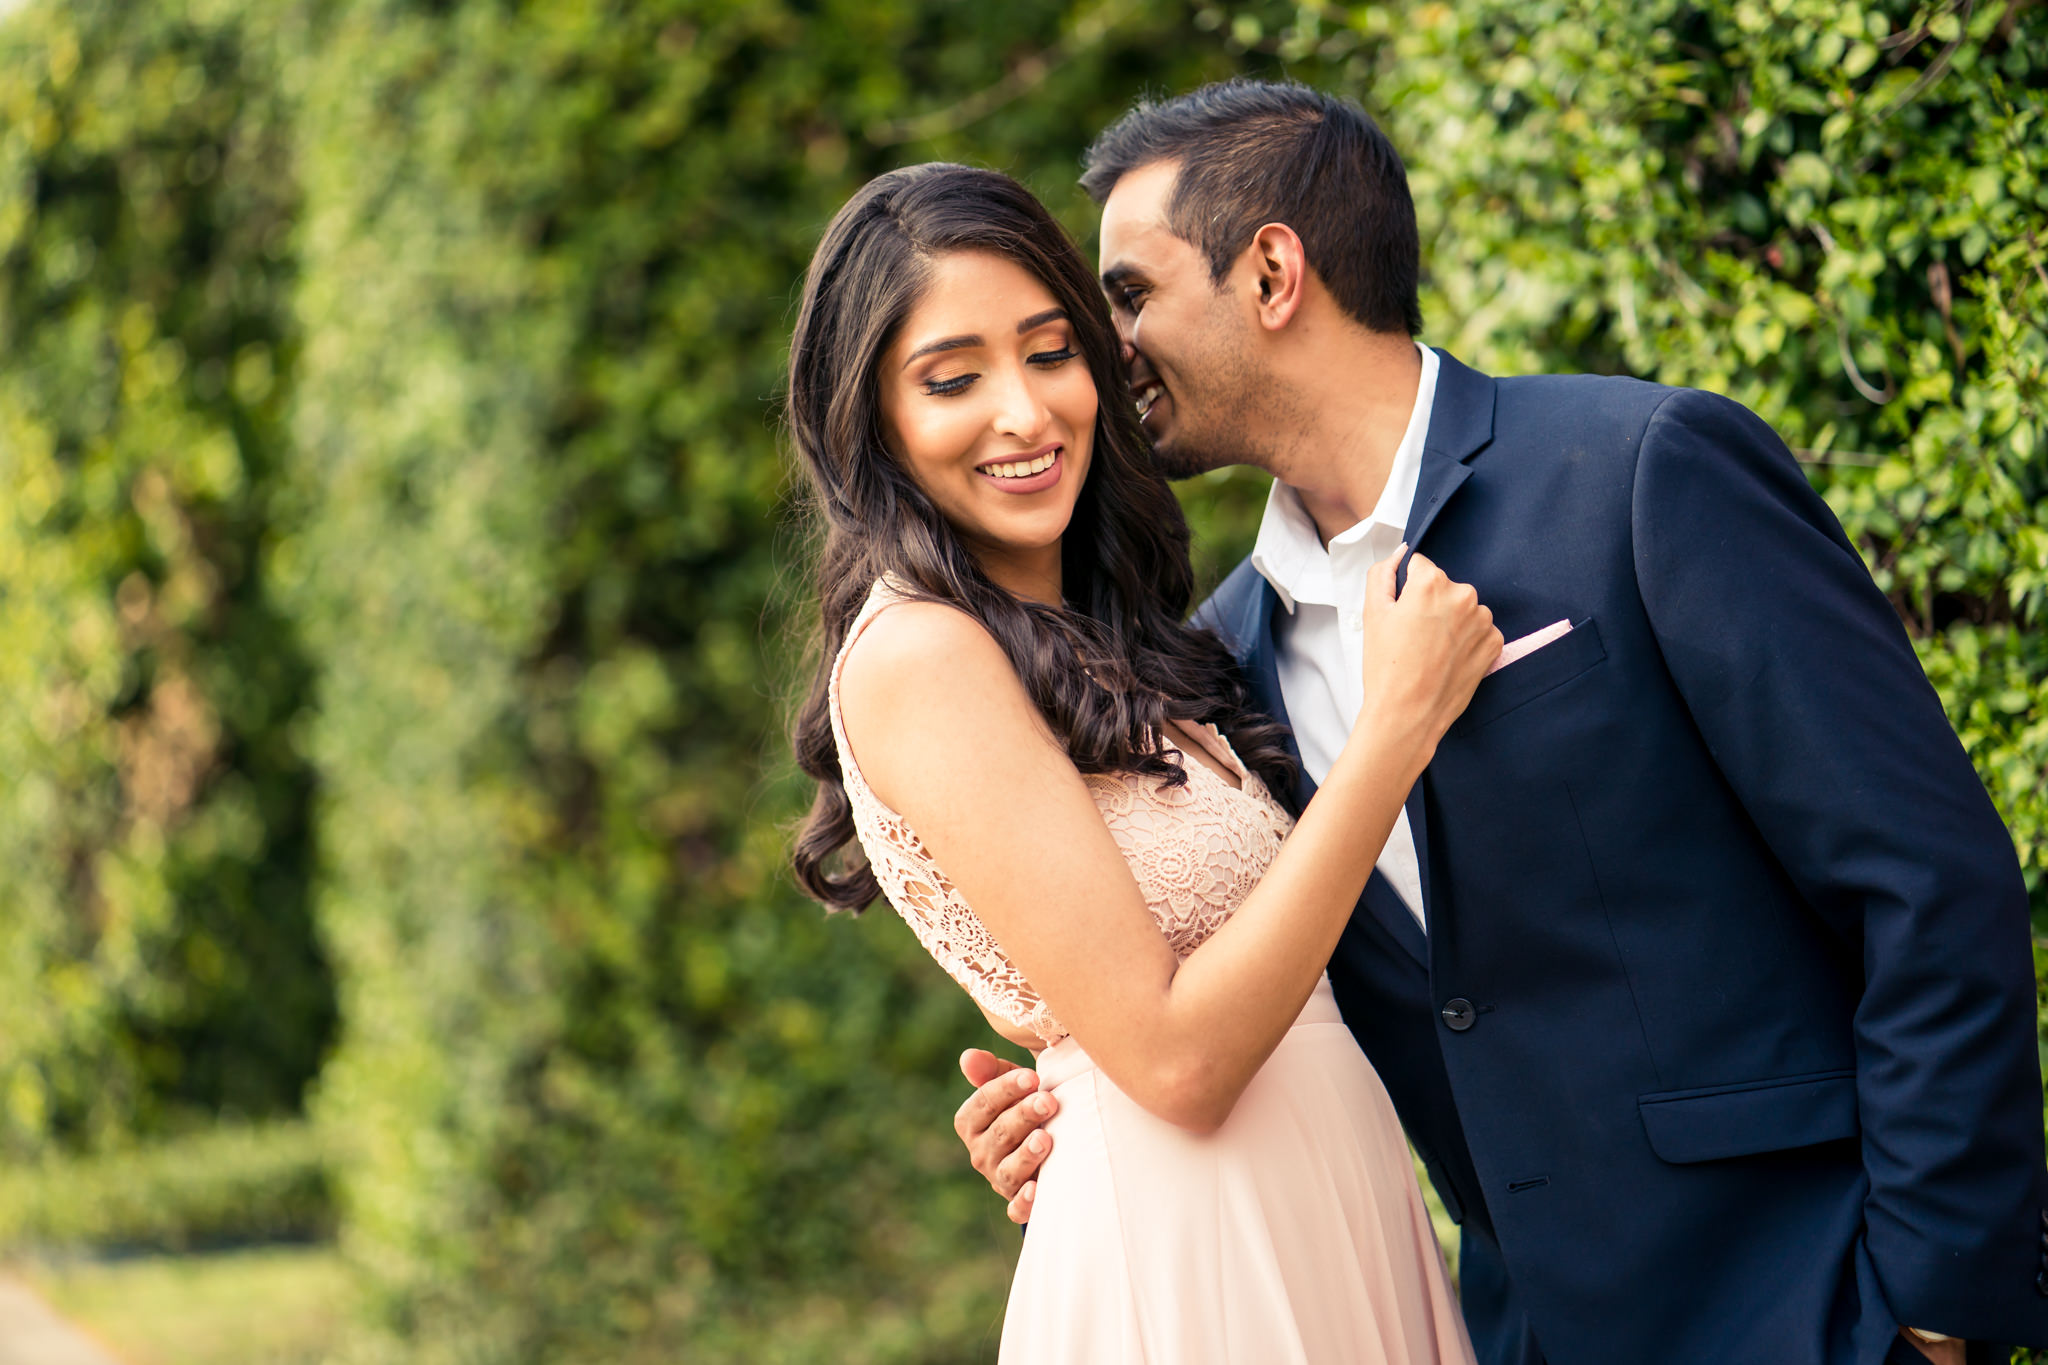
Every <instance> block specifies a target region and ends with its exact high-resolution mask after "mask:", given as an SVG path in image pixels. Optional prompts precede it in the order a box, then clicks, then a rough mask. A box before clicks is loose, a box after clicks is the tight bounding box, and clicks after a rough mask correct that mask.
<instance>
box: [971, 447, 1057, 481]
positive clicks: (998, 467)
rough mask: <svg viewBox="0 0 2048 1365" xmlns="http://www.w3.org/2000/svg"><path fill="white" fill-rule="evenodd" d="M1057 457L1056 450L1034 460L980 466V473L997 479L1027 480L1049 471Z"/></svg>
mask: <svg viewBox="0 0 2048 1365" xmlns="http://www.w3.org/2000/svg"><path fill="white" fill-rule="evenodd" d="M1059 456H1060V453H1059V452H1058V451H1057V450H1053V451H1048V452H1047V453H1045V454H1043V455H1041V456H1039V457H1038V458H1037V459H1035V460H1018V461H1014V462H1012V463H1010V464H985V465H983V466H981V472H982V473H984V474H989V475H993V476H994V477H995V478H998V479H1028V478H1030V477H1031V476H1032V475H1033V474H1043V473H1044V472H1045V471H1046V470H1048V469H1051V468H1052V462H1053V461H1054V460H1057V459H1058V458H1059Z"/></svg>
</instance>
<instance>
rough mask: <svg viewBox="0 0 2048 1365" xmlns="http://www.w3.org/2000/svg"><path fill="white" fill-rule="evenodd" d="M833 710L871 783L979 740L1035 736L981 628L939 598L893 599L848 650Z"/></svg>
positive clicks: (1012, 680)
mask: <svg viewBox="0 0 2048 1365" xmlns="http://www.w3.org/2000/svg"><path fill="white" fill-rule="evenodd" d="M839 706H840V714H841V716H842V717H843V719H844V722H845V725H846V732H847V739H848V741H849V742H850V743H851V744H852V746H853V748H854V749H855V750H856V751H857V752H858V753H859V754H860V764H861V771H862V773H863V774H864V775H865V776H866V777H867V779H868V781H869V783H870V784H871V785H873V786H874V787H875V789H876V790H877V791H878V792H881V791H883V789H884V788H885V787H887V786H891V785H893V783H892V782H891V780H890V779H891V777H892V776H900V775H903V771H902V770H903V767H904V766H905V765H907V766H910V767H912V768H924V767H926V766H927V765H929V764H930V763H932V762H934V761H936V760H940V759H943V758H944V757H947V756H960V755H964V754H965V753H966V752H967V751H968V750H969V749H970V748H972V749H979V748H980V747H981V746H982V745H984V744H987V743H997V744H1001V743H1005V742H1022V743H1036V742H1037V741H1038V738H1039V735H1038V732H1040V731H1042V730H1043V724H1042V722H1041V721H1040V719H1039V717H1038V714H1037V710H1036V708H1035V707H1033V706H1032V705H1031V702H1030V699H1029V698H1028V697H1027V696H1026V695H1025V692H1024V686H1023V683H1022V681H1021V680H1019V678H1018V677H1017V673H1016V670H1015V669H1014V668H1013V667H1012V666H1011V664H1010V659H1009V656H1008V655H1007V654H1005V653H1003V648H1002V646H1001V645H999V644H998V643H996V639H995V637H994V636H993V635H991V634H990V633H989V631H988V628H987V627H986V626H984V625H982V624H981V622H979V621H977V620H975V619H974V618H973V617H972V616H970V615H968V614H967V613H966V612H964V611H961V610H959V609H958V608H956V607H951V606H948V605H946V604H945V603H942V602H900V603H897V604H896V605H894V606H892V607H890V608H889V609H888V610H886V611H884V612H882V613H881V614H880V615H878V616H876V617H875V619H874V620H872V621H870V622H869V623H868V625H867V629H866V630H864V631H863V632H862V633H861V636H860V638H859V639H858V640H856V641H854V644H853V647H852V648H851V649H849V650H848V651H847V653H846V658H845V660H844V661H843V662H842V664H841V666H840V675H839Z"/></svg>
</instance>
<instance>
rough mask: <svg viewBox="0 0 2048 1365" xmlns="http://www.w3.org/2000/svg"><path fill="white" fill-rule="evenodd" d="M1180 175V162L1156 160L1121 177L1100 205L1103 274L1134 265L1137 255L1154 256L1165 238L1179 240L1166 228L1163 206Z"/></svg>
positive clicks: (1171, 193) (1169, 197) (1164, 207)
mask: <svg viewBox="0 0 2048 1365" xmlns="http://www.w3.org/2000/svg"><path fill="white" fill-rule="evenodd" d="M1179 174H1180V166H1179V163H1177V162H1173V161H1155V162H1152V163H1151V164H1150V165H1146V166H1140V167H1139V168H1138V169H1137V170H1135V171H1131V172H1129V173H1128V174H1126V175H1124V176H1122V177H1120V178H1119V179H1118V180H1117V182H1116V185H1115V187H1114V188H1112V189H1111V190H1110V192H1109V198H1108V199H1107V200H1106V201H1104V203H1103V205H1102V230H1101V242H1102V268H1103V271H1104V273H1105V274H1107V273H1109V272H1111V271H1114V270H1117V269H1119V268H1121V267H1129V266H1131V265H1133V264H1135V263H1136V262H1135V260H1134V259H1132V258H1135V257H1137V256H1139V255H1145V256H1153V255H1156V254H1157V253H1158V252H1159V250H1160V248H1161V247H1162V246H1163V245H1164V243H1162V242H1161V241H1160V239H1161V238H1166V239H1168V240H1170V241H1176V242H1177V241H1179V240H1180V239H1179V238H1177V237H1175V236H1174V235H1173V233H1172V231H1171V230H1170V229H1169V228H1168V227H1167V226H1166V206H1167V203H1168V201H1169V200H1170V199H1171V198H1172V195H1173V184H1174V181H1175V179H1176V178H1177V177H1178V176H1179Z"/></svg>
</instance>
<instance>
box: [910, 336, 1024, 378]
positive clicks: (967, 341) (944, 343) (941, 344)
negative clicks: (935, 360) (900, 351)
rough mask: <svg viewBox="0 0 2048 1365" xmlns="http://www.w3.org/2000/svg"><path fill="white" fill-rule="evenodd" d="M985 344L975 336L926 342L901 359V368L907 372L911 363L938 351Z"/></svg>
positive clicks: (961, 349)
mask: <svg viewBox="0 0 2048 1365" xmlns="http://www.w3.org/2000/svg"><path fill="white" fill-rule="evenodd" d="M1020 330H1021V329H1020ZM985 344H986V343H985V342H983V341H982V339H981V338H980V337H975V336H967V337H946V338H944V339H943V340H940V341H928V342H926V343H925V344H924V345H922V346H920V347H918V348H917V349H916V350H914V351H912V352H911V353H910V354H909V355H907V356H905V357H904V358H903V368H904V369H906V370H907V369H909V368H910V362H911V361H913V360H917V359H919V358H920V357H923V356H928V355H932V354H934V353H936V352H939V351H964V350H966V349H967V348H968V347H970V346H981V345H985Z"/></svg>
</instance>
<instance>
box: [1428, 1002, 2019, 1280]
mask: <svg viewBox="0 0 2048 1365" xmlns="http://www.w3.org/2000/svg"><path fill="white" fill-rule="evenodd" d="M1443 1015H1444V1024H1445V1025H1446V1026H1447V1027H1449V1028H1450V1030H1451V1031H1452V1032H1454V1033H1463V1032H1464V1031H1465V1030H1466V1029H1468V1028H1471V1027H1472V1022H1473V1020H1474V1018H1476V1015H1475V1014H1474V1012H1473V1009H1472V1002H1471V1001H1470V1000H1467V999H1466V998H1465V997H1464V996H1462V995H1461V996H1458V997H1457V998H1455V999H1452V1000H1446V1001H1445V1002H1444V1008H1443ZM2043 1292H2048V1291H2043Z"/></svg>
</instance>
